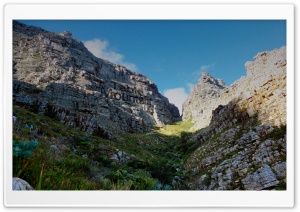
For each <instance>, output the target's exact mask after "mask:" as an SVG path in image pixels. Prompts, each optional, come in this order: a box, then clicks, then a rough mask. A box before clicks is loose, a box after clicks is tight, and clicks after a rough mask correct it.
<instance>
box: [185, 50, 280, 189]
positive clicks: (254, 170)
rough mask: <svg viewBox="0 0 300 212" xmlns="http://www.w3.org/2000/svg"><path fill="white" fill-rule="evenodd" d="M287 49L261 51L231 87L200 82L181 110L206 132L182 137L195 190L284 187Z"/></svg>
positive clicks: (210, 80)
mask: <svg viewBox="0 0 300 212" xmlns="http://www.w3.org/2000/svg"><path fill="white" fill-rule="evenodd" d="M285 51H286V48H285V47H282V48H281V49H276V50H274V51H271V52H263V53H259V54H258V55H256V56H255V57H254V61H253V62H247V63H246V68H247V76H246V77H242V78H241V79H239V80H238V81H236V82H235V83H234V84H233V85H231V86H230V87H227V88H226V87H224V84H223V83H222V81H220V80H217V79H214V78H213V77H212V76H210V75H209V74H207V73H204V74H203V75H202V77H201V78H200V79H199V83H198V85H196V86H195V88H194V90H193V92H192V94H191V96H190V97H189V98H188V100H187V101H186V102H185V104H184V111H183V112H184V117H183V118H184V119H185V120H187V119H191V118H192V120H193V122H195V123H196V127H197V128H202V129H201V130H198V131H196V133H193V134H192V135H190V136H186V137H184V139H183V141H184V142H185V146H186V149H187V150H186V152H187V153H190V155H189V156H188V158H187V159H186V162H185V168H186V170H187V176H188V177H189V180H188V182H187V183H188V185H189V187H190V188H191V189H200V190H243V189H245V190H265V189H268V190H272V189H274V188H275V189H286V58H285ZM207 125H208V126H207ZM205 126H207V127H205Z"/></svg>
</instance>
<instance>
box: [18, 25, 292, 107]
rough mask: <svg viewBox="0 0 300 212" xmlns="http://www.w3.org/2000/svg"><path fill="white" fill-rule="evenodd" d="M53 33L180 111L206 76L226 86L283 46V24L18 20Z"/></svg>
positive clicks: (284, 28) (284, 35)
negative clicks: (136, 78) (143, 82)
mask: <svg viewBox="0 0 300 212" xmlns="http://www.w3.org/2000/svg"><path fill="white" fill-rule="evenodd" d="M21 22H22V23H25V24H29V25H33V26H39V27H42V28H44V29H46V30H49V31H53V32H58V33H59V32H62V31H65V30H68V31H71V32H72V33H73V37H74V38H76V39H79V40H81V41H82V42H84V43H85V45H86V46H87V47H88V49H90V50H91V51H92V53H94V54H95V55H96V56H99V57H102V58H104V59H108V60H110V61H111V62H114V63H118V64H121V65H125V66H127V67H128V68H129V69H131V70H133V71H138V72H140V73H142V74H145V75H146V76H148V77H149V78H150V79H152V80H153V81H154V82H155V83H156V84H157V86H158V89H159V91H160V92H161V93H162V94H164V95H166V96H167V97H168V98H169V100H170V101H171V102H173V103H175V104H176V105H177V106H178V107H179V108H180V106H181V104H182V102H183V101H184V99H185V98H186V97H187V95H188V94H189V92H190V88H191V87H192V86H193V85H194V84H196V83H197V80H198V78H199V77H200V76H201V72H203V71H206V72H209V73H210V74H211V75H212V76H214V77H216V78H220V79H222V80H224V81H225V83H226V85H227V86H229V85H230V84H232V83H233V82H234V81H235V80H237V79H239V78H240V77H241V76H245V75H246V70H245V68H244V64H245V62H246V61H251V60H252V59H253V57H254V56H255V55H256V54H257V53H258V52H262V51H265V50H273V49H275V48H280V47H281V46H283V45H284V46H285V45H286V22H285V21H283V20H278V21H276V20H263V21H262V20H234V21H225V20H220V21H213V20H211V21H210V20H207V21H202V20H187V21H185V20H171V21H166V20H165V21H162V20H158V21H155V20H136V21H130V20H119V21H113V20H108V21H102V20H101V21H98V20H94V21H85V20H81V21H80V20H74V21H66V20H43V21H38V20H26V21H24V20H22V21H21Z"/></svg>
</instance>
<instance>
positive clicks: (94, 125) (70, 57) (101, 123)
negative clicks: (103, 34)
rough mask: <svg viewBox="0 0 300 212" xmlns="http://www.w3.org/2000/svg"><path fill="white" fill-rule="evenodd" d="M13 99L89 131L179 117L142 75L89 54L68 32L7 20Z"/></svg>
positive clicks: (137, 127)
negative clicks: (10, 34)
mask: <svg viewBox="0 0 300 212" xmlns="http://www.w3.org/2000/svg"><path fill="white" fill-rule="evenodd" d="M13 100H14V102H16V103H18V104H24V105H27V106H28V107H31V108H35V110H36V112H39V113H44V114H47V115H49V116H52V117H54V118H56V119H59V120H61V121H62V122H63V123H64V124H66V125H68V126H73V127H74V128H77V129H80V130H83V131H86V132H88V133H90V134H94V135H98V134H99V135H101V134H103V132H104V131H107V130H109V131H111V130H112V131H114V130H115V131H119V132H140V131H147V130H148V129H149V126H152V125H164V124H169V123H172V122H174V121H175V120H178V119H180V115H179V111H178V109H177V108H176V106H175V105H173V104H170V103H169V101H168V99H167V98H166V97H164V96H162V95H161V94H160V93H159V92H158V89H157V86H156V85H155V84H154V82H153V81H151V80H150V79H148V78H147V77H146V76H144V75H142V74H139V73H135V72H132V71H130V70H128V69H126V68H125V67H123V66H120V65H116V64H113V63H110V62H109V61H106V60H103V59H101V58H97V57H95V56H94V55H93V54H92V53H90V52H89V51H88V50H87V49H86V47H85V46H84V45H83V43H82V42H80V41H78V40H76V39H74V38H72V34H71V33H70V32H63V33H60V34H57V33H52V32H48V31H45V30H43V29H41V28H37V27H32V26H27V25H24V24H21V23H19V22H14V24H13Z"/></svg>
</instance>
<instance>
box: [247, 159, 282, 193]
mask: <svg viewBox="0 0 300 212" xmlns="http://www.w3.org/2000/svg"><path fill="white" fill-rule="evenodd" d="M242 183H243V184H244V187H245V189H246V190H263V189H267V188H270V187H273V186H276V185H278V184H279V181H278V180H277V179H276V176H275V174H274V173H273V172H272V169H271V168H270V166H268V165H267V164H264V165H263V167H261V168H259V169H258V170H257V171H256V172H254V173H253V174H249V175H248V176H247V177H246V178H244V179H243V180H242Z"/></svg>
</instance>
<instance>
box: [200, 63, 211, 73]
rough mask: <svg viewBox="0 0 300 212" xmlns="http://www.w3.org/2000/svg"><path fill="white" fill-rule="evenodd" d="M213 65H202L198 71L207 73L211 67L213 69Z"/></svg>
mask: <svg viewBox="0 0 300 212" xmlns="http://www.w3.org/2000/svg"><path fill="white" fill-rule="evenodd" d="M213 66H214V64H211V65H203V66H201V67H200V71H208V70H209V69H210V68H211V67H213Z"/></svg>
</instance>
